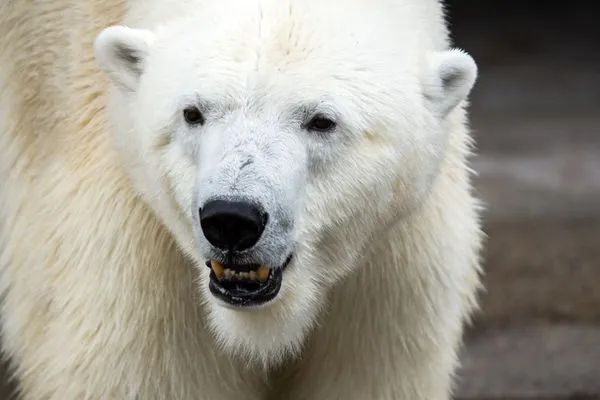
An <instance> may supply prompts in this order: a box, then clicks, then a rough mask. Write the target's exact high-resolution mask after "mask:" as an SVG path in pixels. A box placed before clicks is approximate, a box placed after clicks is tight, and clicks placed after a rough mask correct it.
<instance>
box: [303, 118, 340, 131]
mask: <svg viewBox="0 0 600 400" xmlns="http://www.w3.org/2000/svg"><path fill="white" fill-rule="evenodd" d="M336 125H337V124H336V123H335V121H333V120H332V119H331V118H328V117H326V116H324V115H315V116H314V117H312V119H311V120H310V121H308V123H307V124H306V129H308V130H309V131H313V132H331V131H332V130H334V129H335V127H336Z"/></svg>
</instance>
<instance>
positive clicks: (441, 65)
mask: <svg viewBox="0 0 600 400" xmlns="http://www.w3.org/2000/svg"><path fill="white" fill-rule="evenodd" d="M476 79H477V64H475V61H474V60H473V58H472V57H471V56H470V55H469V54H467V53H466V52H464V51H462V50H460V49H451V50H448V51H441V52H437V53H433V54H430V56H429V57H428V75H427V77H426V81H425V85H424V86H425V87H424V92H425V97H426V98H427V99H428V100H429V101H430V102H431V104H432V106H433V108H434V110H435V111H436V112H437V113H438V115H439V116H440V117H442V118H443V117H445V116H446V115H448V113H450V112H451V111H452V110H453V109H454V108H455V107H456V106H457V105H458V104H459V103H460V102H461V101H463V100H465V99H466V98H467V96H468V95H469V93H470V91H471V89H472V88H473V85H474V84H475V80H476Z"/></svg>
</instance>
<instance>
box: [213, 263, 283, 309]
mask: <svg viewBox="0 0 600 400" xmlns="http://www.w3.org/2000/svg"><path fill="white" fill-rule="evenodd" d="M291 260H292V256H291V255H290V256H289V257H288V258H287V259H286V261H285V263H284V264H283V265H282V266H279V267H270V266H268V265H264V264H262V265H261V264H243V265H238V264H222V263H219V262H217V261H215V260H210V261H207V262H206V266H207V267H208V268H210V270H211V271H210V283H209V285H208V288H209V289H210V292H211V293H212V294H213V296H215V297H216V298H218V299H220V300H222V301H224V302H226V303H228V304H231V305H233V306H237V307H248V306H258V305H261V304H264V303H267V302H269V301H271V300H273V299H274V298H275V296H277V294H278V293H279V290H280V289H281V282H282V281H283V271H284V270H285V268H286V267H287V266H288V264H289V263H290V261H291Z"/></svg>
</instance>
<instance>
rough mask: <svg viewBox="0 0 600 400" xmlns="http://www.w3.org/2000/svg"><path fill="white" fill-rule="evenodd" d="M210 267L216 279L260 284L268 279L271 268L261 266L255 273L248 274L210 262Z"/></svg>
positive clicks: (213, 261)
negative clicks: (258, 282) (255, 281)
mask: <svg viewBox="0 0 600 400" xmlns="http://www.w3.org/2000/svg"><path fill="white" fill-rule="evenodd" d="M210 266H211V268H212V270H213V272H214V273H215V276H216V277H217V278H218V279H223V278H225V279H239V280H243V279H245V280H257V279H258V280H259V281H261V282H264V281H266V280H267V279H268V278H269V274H270V272H271V268H269V267H268V266H266V265H261V266H260V267H259V268H258V269H257V270H256V271H249V272H237V271H234V270H231V269H229V268H225V265H223V264H221V263H219V262H217V261H215V260H210Z"/></svg>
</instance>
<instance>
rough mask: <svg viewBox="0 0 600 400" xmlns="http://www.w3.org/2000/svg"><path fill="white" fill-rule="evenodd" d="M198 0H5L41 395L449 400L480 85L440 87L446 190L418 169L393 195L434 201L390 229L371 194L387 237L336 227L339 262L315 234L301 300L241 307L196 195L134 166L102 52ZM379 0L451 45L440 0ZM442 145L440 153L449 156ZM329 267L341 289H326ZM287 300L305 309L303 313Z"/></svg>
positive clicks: (472, 231) (6, 105) (467, 270)
mask: <svg viewBox="0 0 600 400" xmlns="http://www.w3.org/2000/svg"><path fill="white" fill-rule="evenodd" d="M232 1H233V0H232ZM299 1H300V0H299ZM332 1H333V0H332ZM336 1H337V0H336ZM150 3H151V4H152V5H149V4H150ZM196 3H208V1H204V2H202V1H200V0H197V1H183V0H152V1H141V0H137V1H133V0H132V1H131V2H130V3H129V4H125V2H124V0H83V1H68V0H46V1H44V2H25V1H13V0H7V1H4V2H2V4H0V292H1V293H2V294H3V298H2V339H3V345H4V351H5V353H6V354H7V355H8V356H10V357H11V361H12V365H13V367H14V373H15V376H16V378H17V379H18V382H19V389H20V392H21V396H22V398H23V399H25V400H38V399H53V400H54V399H59V400H68V399H134V398H135V399H144V400H145V399H148V400H152V399H156V400H159V399H181V400H192V399H193V400H229V399H231V400H233V399H242V398H243V399H249V400H252V399H257V400H258V399H260V400H275V399H291V400H300V399H319V400H320V399H323V400H330V399H332V400H333V399H347V400H359V399H361V400H362V399H386V400H387V399H390V400H392V399H407V400H413V399H415V400H417V399H422V400H438V399H439V400H442V399H448V398H449V396H450V393H451V390H452V375H453V371H454V369H455V367H456V365H457V351H458V349H459V346H460V342H461V334H462V327H463V324H464V322H465V320H466V319H468V317H469V315H470V314H471V312H472V311H473V309H474V307H475V304H476V301H475V294H476V290H477V288H478V287H479V279H478V272H479V256H478V254H479V249H480V242H481V237H482V235H481V233H480V230H479V219H478V211H479V210H478V208H479V206H478V203H477V201H476V200H475V199H474V197H473V196H472V194H471V187H470V181H469V179H470V178H469V172H470V171H469V169H468V167H467V157H468V155H469V154H470V139H469V135H468V129H467V122H466V115H465V112H464V110H463V104H462V102H461V105H459V106H458V107H456V108H454V106H455V105H456V102H459V101H461V100H462V99H463V98H464V97H465V96H466V95H467V92H468V89H470V87H471V85H472V82H470V83H468V84H464V85H463V86H462V87H464V88H465V90H466V91H464V92H461V91H456V92H452V93H451V94H450V95H448V96H446V97H445V94H444V93H441V92H440V93H437V92H435V91H432V92H431V93H428V94H429V95H431V96H432V97H435V96H438V95H439V96H440V99H439V101H438V100H435V99H434V100H432V101H434V102H435V104H438V105H439V106H440V108H439V112H440V114H443V115H445V113H446V112H450V114H448V115H447V117H446V116H444V118H442V119H443V122H442V123H441V126H442V127H443V130H444V131H446V133H447V137H448V139H447V141H444V143H443V145H441V146H442V147H440V148H442V149H443V153H442V155H441V158H440V166H439V168H435V169H433V170H432V171H433V172H432V173H434V172H435V177H432V179H431V185H430V186H423V187H407V186H406V185H407V181H406V180H399V181H398V185H397V187H395V188H394V190H395V192H394V195H395V196H396V197H397V198H398V199H405V198H409V197H407V194H406V192H407V191H414V192H421V191H422V192H423V193H422V194H421V195H420V197H415V198H418V200H419V205H418V206H416V205H415V206H414V207H408V208H407V210H410V212H406V213H400V214H401V216H400V215H398V216H397V219H394V220H383V221H379V220H377V218H379V217H378V216H380V215H388V216H392V215H394V213H389V214H386V213H385V212H383V213H382V211H381V210H379V211H378V212H375V211H374V209H375V208H376V206H377V203H378V201H383V199H382V198H381V197H378V198H373V199H364V198H363V199H361V198H360V196H357V198H356V199H353V201H355V202H357V203H360V205H361V207H362V209H363V211H364V213H365V215H366V216H365V218H371V219H375V222H377V224H373V228H372V229H371V231H370V232H369V233H370V234H371V235H372V237H370V238H369V239H368V240H367V239H365V240H364V242H365V243H357V242H358V241H359V240H360V234H361V232H360V230H359V229H358V228H359V227H356V226H355V227H349V228H348V230H347V231H346V232H343V234H339V235H331V236H330V237H327V234H328V233H327V231H317V233H318V234H320V235H325V237H324V238H319V239H320V240H324V242H325V244H326V246H325V247H324V248H325V249H330V250H331V252H332V254H325V253H324V252H322V253H319V252H318V251H317V249H318V248H317V247H316V245H315V246H313V247H311V249H310V250H312V251H306V252H305V253H299V260H298V261H297V262H296V264H295V265H293V266H292V269H291V270H290V271H289V273H290V274H296V275H290V276H291V277H295V278H296V279H295V280H293V279H289V280H288V283H287V285H288V286H286V287H284V289H285V290H284V297H283V300H281V301H280V302H279V303H276V304H274V305H273V306H272V307H271V308H268V309H266V310H257V311H249V312H242V314H239V313H240V312H238V311H232V310H229V309H224V308H222V307H221V308H219V307H220V306H219V305H218V304H216V303H214V302H212V300H211V299H210V295H209V294H208V293H207V291H206V290H205V289H204V288H205V279H206V274H207V272H206V270H205V269H204V268H203V267H198V266H197V263H198V262H199V261H201V260H198V259H195V258H196V257H198V256H197V255H195V254H194V246H193V244H191V243H192V242H193V238H192V237H191V233H190V231H191V228H190V226H189V224H188V222H189V221H187V220H186V218H185V217H184V216H183V217H182V216H181V215H180V214H178V212H181V211H182V210H181V209H179V208H177V207H178V206H171V205H169V204H171V203H169V201H167V200H168V199H170V200H171V201H172V202H173V203H177V201H178V200H179V198H175V197H176V195H177V193H175V194H173V197H163V198H159V197H160V195H163V194H164V193H155V194H154V195H153V196H150V195H149V193H144V192H143V189H140V186H139V185H138V184H139V182H140V179H141V178H140V176H139V175H140V174H142V173H141V172H140V173H136V172H135V171H134V167H135V168H141V169H142V170H143V169H144V168H145V167H144V165H140V164H138V163H136V162H135V161H136V160H135V158H134V155H133V153H132V157H131V159H127V155H125V156H124V154H123V153H122V152H123V151H124V150H123V148H124V147H125V148H126V147H127V146H123V145H120V146H115V135H114V134H112V133H111V129H112V127H111V125H110V124H109V121H108V119H109V117H108V115H107V112H106V102H107V100H108V96H107V94H108V92H109V79H108V78H107V76H106V74H104V73H103V72H101V71H100V69H99V68H98V66H97V64H96V61H95V59H94V50H93V47H94V40H95V39H96V37H97V35H98V34H99V33H100V32H101V31H102V29H104V28H106V27H108V26H110V25H115V24H121V23H125V24H127V25H129V26H134V27H138V28H148V29H153V28H155V26H156V25H157V24H159V23H164V22H166V21H170V20H174V19H176V18H177V16H180V15H183V14H186V13H191V12H192V10H193V9H195V8H197V6H198V4H196ZM374 3H377V4H379V5H380V6H381V7H386V6H388V3H389V4H391V3H398V4H401V5H402V4H404V3H406V5H407V11H406V12H407V14H408V17H407V20H406V21H400V22H404V23H406V24H412V25H411V26H416V27H418V32H417V31H415V37H418V38H419V39H418V40H421V41H422V42H421V43H420V44H419V45H420V46H423V47H424V48H429V49H431V50H439V51H442V50H445V49H446V48H447V46H448V44H447V38H446V29H445V26H444V23H443V20H442V17H441V8H440V7H439V4H437V2H436V1H434V0H427V1H422V2H417V1H416V0H406V1H404V0H398V1H391V0H378V1H377V2H374ZM412 3H418V4H412ZM240 4H241V3H240ZM203 6H204V4H203ZM399 8H400V9H402V6H400V7H399ZM224 9H225V8H224ZM239 12H242V11H239ZM315 12H317V11H315ZM414 16H419V18H418V19H417V20H416V21H415V20H414V18H412V17H414ZM213 17H214V18H215V19H217V20H218V19H220V18H225V17H226V16H225V15H222V16H221V15H218V16H213ZM334 17H335V16H332V18H334ZM400 25H401V24H400ZM417 33H418V34H417ZM398 40H406V39H402V38H398ZM457 57H460V55H459V56H457ZM432 59H433V61H431V60H430V61H431V62H432V63H434V64H435V62H436V60H435V57H433V58H432ZM465 60H467V59H460V60H459V62H455V60H453V59H452V55H450V56H449V57H446V58H444V59H443V60H442V61H440V63H439V68H441V69H442V70H443V69H444V68H445V64H444V62H448V63H449V65H450V67H456V66H458V67H459V68H463V67H464V69H465V70H469V69H470V70H471V71H474V69H473V68H474V67H473V66H471V65H463V66H461V65H460V62H463V61H464V62H466V61H465ZM467 61H468V60H467ZM450 67H449V68H450ZM450 69H451V68H450ZM442 75H443V74H442ZM432 76H438V75H435V74H434V75H432ZM417 78H418V79H424V80H425V84H426V85H427V84H429V85H431V86H432V87H436V86H439V85H440V83H439V82H435V81H427V79H428V78H427V77H422V76H418V77H417ZM466 79H470V80H474V76H467V77H466ZM459 84H461V83H460V82H459ZM452 96H455V98H453V97H452ZM389 106H390V107H391V105H389ZM400 106H401V105H400V104H399V105H398V107H400ZM118 139H119V136H118V135H117V140H118ZM388 139H389V138H388ZM120 140H123V137H122V136H121V137H120ZM378 140H385V137H383V139H382V137H381V136H377V133H375V135H374V137H373V136H372V134H370V133H369V134H368V135H367V136H365V139H364V143H362V142H361V143H362V146H364V147H361V149H364V150H360V151H363V152H369V151H370V149H375V146H378ZM369 146H373V147H369ZM432 149H433V150H432V156H431V157H432V158H431V160H429V161H431V163H432V164H435V157H434V154H433V153H435V151H436V150H439V148H437V147H436V148H432ZM357 151H358V150H357ZM373 151H375V150H373ZM363 156H364V157H367V156H368V155H367V154H363ZM132 160H133V164H135V165H132ZM410 161H411V162H413V163H427V162H428V160H427V159H423V160H420V159H413V160H410ZM423 165H424V164H423ZM372 167H373V168H375V166H372ZM418 167H419V166H417V169H418ZM366 171H368V168H367V167H365V173H367V172H366ZM410 171H412V170H410ZM145 172H147V171H145ZM382 174H383V171H382ZM434 178H435V179H434ZM132 181H133V182H132ZM146 183H148V182H146ZM348 185H350V186H351V182H348ZM340 187H343V185H342V183H340ZM312 190H315V191H316V192H317V193H320V192H318V188H317V189H315V188H313V189H312ZM390 193H391V192H390ZM378 195H379V194H378ZM317 197H318V196H317ZM411 199H412V198H411ZM335 204H337V203H335V202H333V201H332V203H331V204H330V205H329V208H328V207H327V205H325V206H324V207H323V209H326V210H329V211H331V213H332V214H334V213H339V214H336V215H335V217H334V216H330V217H329V218H331V219H332V220H334V219H336V218H340V219H341V220H343V219H344V215H343V213H344V212H345V210H340V209H339V208H336V209H334V207H335V206H334V205H335ZM317 205H318V204H317ZM404 206H405V205H398V207H399V210H404V208H403V207H404ZM348 208H349V209H351V208H352V205H350V204H348ZM353 211H356V210H353ZM357 215H358V214H357ZM327 217H328V216H327V215H320V216H319V218H320V220H321V221H322V220H324V219H326V218H327ZM315 218H317V217H315ZM171 221H173V222H172V223H171ZM175 221H177V222H175ZM360 221H362V220H360ZM309 222H310V223H311V224H312V223H313V222H314V221H309ZM309 222H307V224H308V223H309ZM186 224H188V225H186ZM315 224H316V223H315ZM166 225H170V226H168V227H167V226H166ZM314 226H317V227H318V224H316V225H314ZM329 226H330V227H331V226H332V225H329ZM333 226H335V225H333ZM377 226H381V227H382V228H381V229H379V230H378V229H376V227H377ZM310 227H312V225H311V226H309V227H308V228H307V229H306V231H305V232H304V234H305V235H306V232H311V231H310V229H309V228H310ZM186 235H187V236H186ZM300 237H303V236H302V234H300ZM308 243H309V245H312V243H310V242H308ZM319 249H320V248H319ZM340 249H345V250H346V253H344V254H341V253H340ZM319 257H321V258H320V260H327V261H326V262H325V261H323V262H324V263H325V264H327V263H331V265H329V267H331V269H330V271H331V274H330V275H328V273H327V269H324V270H320V272H315V270H313V269H311V268H310V266H309V265H308V264H309V261H310V263H311V264H313V265H314V264H319ZM198 258H199V257H198ZM303 267H305V268H303ZM326 267H327V265H326ZM303 271H304V272H303ZM323 271H325V272H323ZM286 273H287V272H286ZM311 274H312V275H311ZM317 278H319V279H321V280H323V281H325V283H324V284H323V285H322V286H318V285H316V284H315V285H313V283H312V282H313V281H314V280H316V279H317ZM303 279H304V281H303ZM289 282H292V283H289ZM293 282H295V283H293ZM303 282H305V284H303ZM198 285H199V286H200V288H199V287H198ZM313 286H314V287H313ZM282 290H283V289H282ZM282 304H283V305H282ZM295 304H300V305H302V306H301V307H300V306H299V307H296V308H295V307H294V306H295ZM278 307H279V308H278ZM285 310H290V312H291V313H296V312H297V313H299V314H298V315H293V317H294V318H295V319H294V318H291V319H290V320H289V321H288V320H286V319H285V318H286V315H285ZM303 310H307V311H306V312H307V315H304V314H301V313H303V312H304V311H303ZM236 313H238V314H236ZM253 313H254V314H253ZM311 313H313V314H314V315H313V314H311ZM294 321H296V322H297V323H298V325H294V323H293V322H294ZM243 329H248V331H247V337H248V338H249V339H248V341H247V343H246V342H244V340H243V338H244V331H243ZM261 329H264V330H262V331H261ZM261 332H262V333H263V336H261ZM236 335H237V336H236ZM269 335H271V336H269ZM286 340H287V341H288V342H289V343H287V342H286ZM271 341H272V342H273V343H276V342H277V341H281V342H282V344H281V346H282V351H281V352H280V351H279V349H278V348H277V349H276V350H277V351H275V352H274V354H269V351H268V349H267V347H268V346H269V343H270V342H271ZM283 342H286V343H283ZM230 350H234V351H230ZM235 350H238V351H235ZM284 350H287V351H284ZM254 359H258V360H259V361H261V362H262V364H259V365H258V366H257V365H255V364H253V363H251V361H254Z"/></svg>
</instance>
